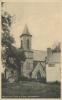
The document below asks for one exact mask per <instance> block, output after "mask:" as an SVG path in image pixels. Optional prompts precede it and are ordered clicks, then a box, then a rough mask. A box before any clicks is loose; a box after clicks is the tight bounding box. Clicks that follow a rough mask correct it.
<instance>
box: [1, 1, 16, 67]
mask: <svg viewBox="0 0 62 100" xmlns="http://www.w3.org/2000/svg"><path fill="white" fill-rule="evenodd" d="M3 4H4V3H3V2H2V3H1V6H2V7H3ZM11 23H12V17H11V16H10V14H8V13H7V12H5V11H3V10H2V14H1V27H2V32H1V33H2V34H1V37H2V39H1V44H2V63H3V65H6V66H8V63H7V58H8V55H7V53H6V52H7V49H9V48H10V47H11V46H12V44H13V43H14V38H13V37H12V36H11V34H10V28H11Z"/></svg>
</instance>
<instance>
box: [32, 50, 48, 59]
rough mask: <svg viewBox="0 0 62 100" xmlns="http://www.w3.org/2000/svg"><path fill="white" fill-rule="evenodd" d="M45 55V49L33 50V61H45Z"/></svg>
mask: <svg viewBox="0 0 62 100" xmlns="http://www.w3.org/2000/svg"><path fill="white" fill-rule="evenodd" d="M46 56H47V52H46V51H41V50H33V60H34V61H45V57H46Z"/></svg>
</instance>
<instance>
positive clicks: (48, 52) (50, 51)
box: [47, 48, 52, 59]
mask: <svg viewBox="0 0 62 100" xmlns="http://www.w3.org/2000/svg"><path fill="white" fill-rule="evenodd" d="M51 55H52V49H51V48H47V58H48V59H49V57H50V56H51Z"/></svg>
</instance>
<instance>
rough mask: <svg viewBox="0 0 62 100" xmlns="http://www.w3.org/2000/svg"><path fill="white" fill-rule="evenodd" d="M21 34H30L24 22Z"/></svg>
mask: <svg viewBox="0 0 62 100" xmlns="http://www.w3.org/2000/svg"><path fill="white" fill-rule="evenodd" d="M23 34H30V33H29V30H28V26H27V24H25V27H24V30H23Z"/></svg>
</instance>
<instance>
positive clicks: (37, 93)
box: [2, 81, 60, 98]
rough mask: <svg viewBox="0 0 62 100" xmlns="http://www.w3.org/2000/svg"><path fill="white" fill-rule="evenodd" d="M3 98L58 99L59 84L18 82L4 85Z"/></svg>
mask: <svg viewBox="0 0 62 100" xmlns="http://www.w3.org/2000/svg"><path fill="white" fill-rule="evenodd" d="M2 97H3V98H9V97H10V98H11V97H12V98H27V97H28V98H36V97H37V98H60V84H58V83H48V84H47V83H40V82H29V81H20V82H19V83H12V84H11V83H4V84H3V85H2Z"/></svg>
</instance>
